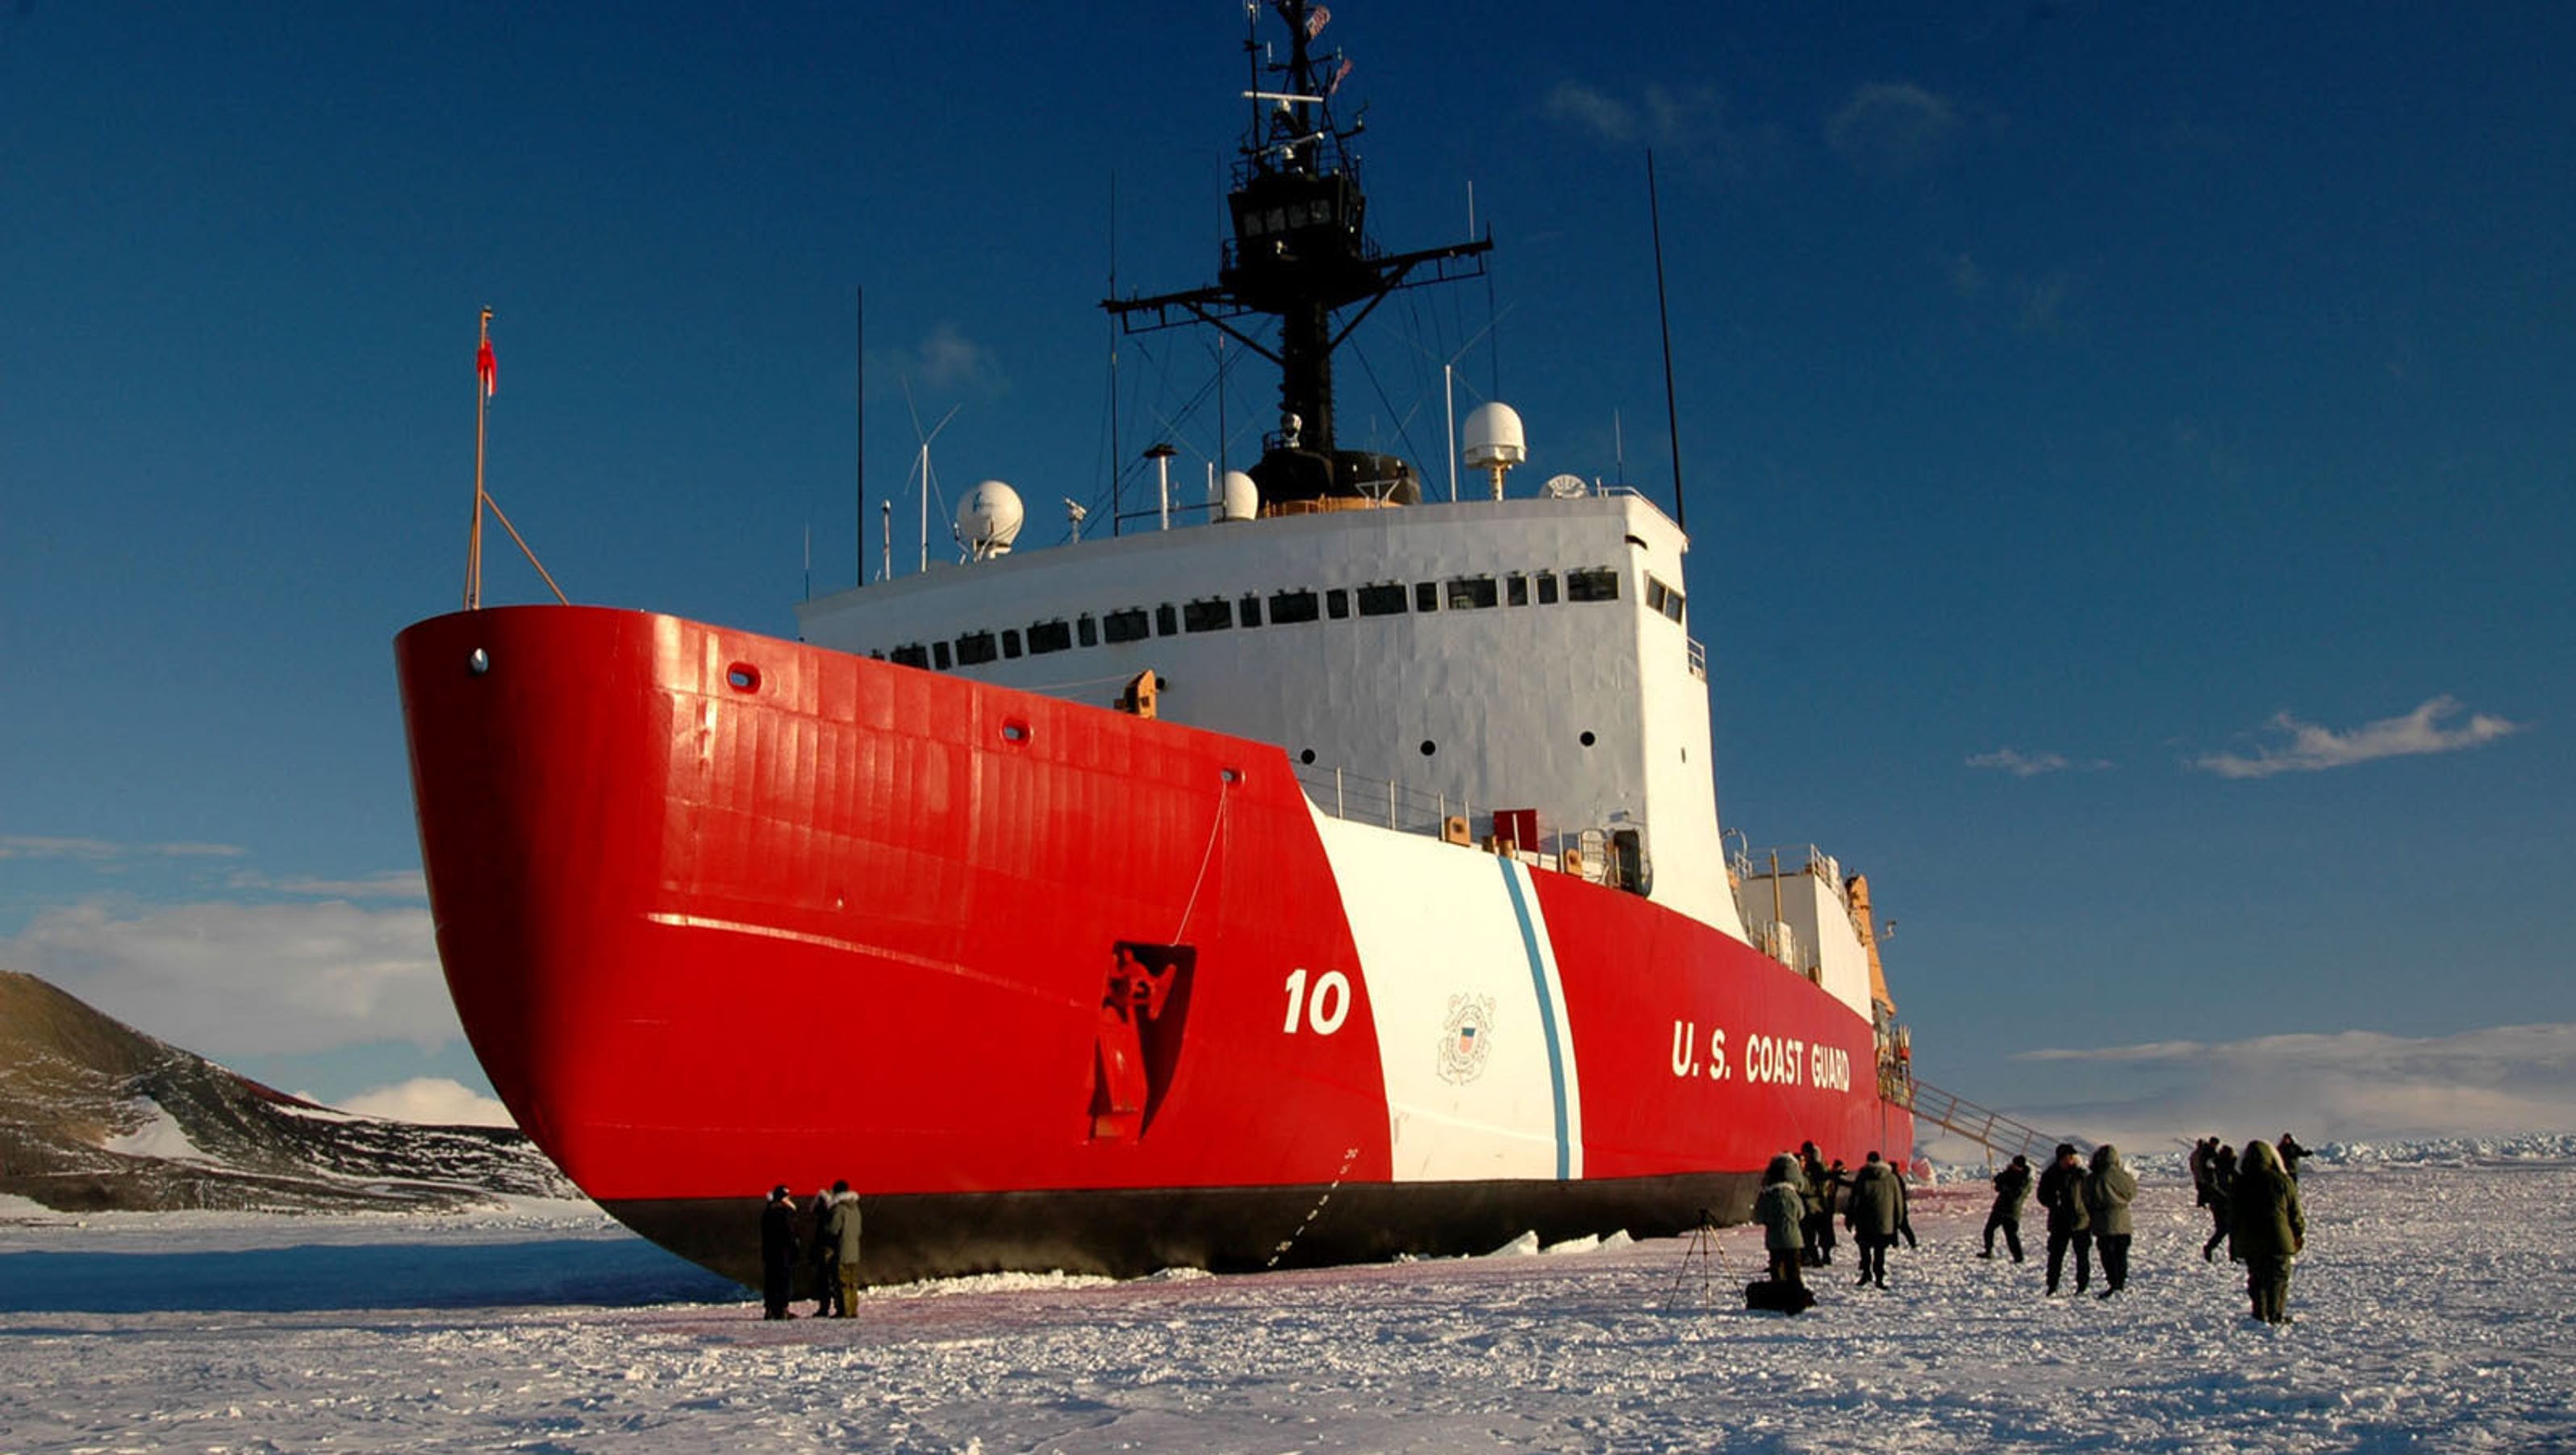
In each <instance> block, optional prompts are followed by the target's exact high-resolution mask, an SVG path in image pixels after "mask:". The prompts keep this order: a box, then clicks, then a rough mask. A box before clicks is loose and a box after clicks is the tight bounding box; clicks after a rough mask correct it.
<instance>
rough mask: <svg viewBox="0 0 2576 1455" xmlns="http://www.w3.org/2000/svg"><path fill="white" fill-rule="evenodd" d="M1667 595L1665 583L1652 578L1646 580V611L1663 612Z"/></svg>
mask: <svg viewBox="0 0 2576 1455" xmlns="http://www.w3.org/2000/svg"><path fill="white" fill-rule="evenodd" d="M1666 594H1667V593H1666V592H1665V590H1664V583H1663V582H1661V581H1658V580H1656V579H1655V578H1654V577H1652V576H1649V577H1647V578H1646V609H1647V610H1648V611H1661V610H1663V609H1664V597H1665V595H1666Z"/></svg>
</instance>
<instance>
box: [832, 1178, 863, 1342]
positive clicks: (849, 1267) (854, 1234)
mask: <svg viewBox="0 0 2576 1455" xmlns="http://www.w3.org/2000/svg"><path fill="white" fill-rule="evenodd" d="M824 1227H825V1229H826V1231H827V1233H828V1234H829V1236H830V1237H831V1239H832V1256H833V1258H834V1260H835V1267H834V1269H833V1271H834V1272H835V1273H837V1274H838V1275H839V1276H840V1293H839V1297H838V1298H837V1299H836V1300H835V1306H834V1308H833V1310H832V1317H834V1318H836V1319H846V1318H848V1317H849V1316H850V1309H851V1308H852V1307H853V1306H854V1305H856V1304H857V1303H858V1301H859V1195H858V1194H857V1193H855V1192H852V1191H850V1184H849V1183H847V1182H835V1183H833V1184H832V1216H831V1218H830V1220H829V1221H827V1222H826V1223H825V1224H824Z"/></svg>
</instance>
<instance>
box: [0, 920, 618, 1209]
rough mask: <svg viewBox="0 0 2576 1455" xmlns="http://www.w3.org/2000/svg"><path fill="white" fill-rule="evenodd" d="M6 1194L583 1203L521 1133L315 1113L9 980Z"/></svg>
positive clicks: (201, 1201)
mask: <svg viewBox="0 0 2576 1455" xmlns="http://www.w3.org/2000/svg"><path fill="white" fill-rule="evenodd" d="M0 1194H14V1195H16V1196H20V1197H24V1198H27V1199H29V1200H31V1201H34V1202H38V1203H42V1204H44V1205H45V1206H47V1207H51V1208H54V1209H57V1210H59V1211H64V1212H93V1211H109V1210H116V1211H160V1210H168V1209H177V1208H223V1209H241V1210H255V1211H266V1212H422V1211H450V1210H454V1209H457V1208H462V1207H470V1206H477V1205H481V1204H485V1203H489V1202H491V1201H492V1200H493V1199H494V1198H495V1197H496V1196H502V1195H508V1196H519V1197H553V1198H570V1197H578V1196H579V1195H580V1194H579V1193H578V1192H577V1191H576V1190H575V1189H574V1188H573V1186H572V1184H571V1183H570V1182H569V1181H567V1180H566V1179H565V1178H564V1176H563V1174H562V1173H560V1172H558V1171H556V1170H555V1168H554V1165H553V1164H552V1163H550V1162H548V1161H547V1160H546V1158H545V1155H544V1154H543V1153H541V1152H539V1151H538V1150H537V1149H536V1147H535V1145H534V1144H532V1143H530V1142H529V1141H528V1139H527V1138H526V1137H524V1136H522V1135H520V1134H519V1133H517V1132H515V1131H511V1130H508V1129H505V1128H494V1127H430V1126H413V1125H410V1124H407V1123H402V1122H385V1121H376V1120H373V1119H371V1118H366V1117H356V1116H350V1115H348V1114H347V1113H344V1112H337V1111H333V1110H331V1109H329V1108H327V1107H320V1106H315V1105H313V1104H312V1103H310V1102H307V1101H302V1100H299V1099H297V1098H295V1097H291V1096H287V1095H285V1094H283V1093H281V1092H277V1091H273V1090H271V1089H269V1088H268V1087H265V1086H262V1085H260V1084H259V1083H257V1082H255V1081H251V1080H248V1079H247V1078H244V1077H241V1076H238V1075H235V1074H234V1073H232V1072H230V1071H227V1070H225V1069H224V1068H223V1067H221V1066H218V1065H216V1064H214V1063H213V1062H211V1061H208V1060H206V1059H205V1058H204V1057H202V1056H198V1055H195V1054H192V1053H190V1052H188V1051H183V1050H181V1049H179V1048H178V1047H176V1046H172V1045H169V1044H167V1043H166V1042H163V1041H159V1040H155V1039H154V1038H152V1037H150V1036H147V1035H144V1034H143V1033H142V1032H140V1031H137V1030H135V1029H134V1028H132V1027H131V1026H127V1025H125V1024H123V1023H122V1022H119V1021H116V1020H114V1019H111V1018H109V1017H107V1016H105V1015H101V1014H100V1013H99V1012H97V1011H95V1010H93V1009H91V1008H90V1007H89V1006H88V1005H86V1004H84V1003H82V1002H81V1001H80V1000H78V999H76V998H74V997H73V996H70V995H67V994H65V993H64V992H62V991H60V990H58V989H56V988H54V987H53V986H51V985H48V984H46V983H45V982H44V981H42V980H39V979H36V978H35V977H34V976H31V975H18V974H13V973H11V972H8V971H0Z"/></svg>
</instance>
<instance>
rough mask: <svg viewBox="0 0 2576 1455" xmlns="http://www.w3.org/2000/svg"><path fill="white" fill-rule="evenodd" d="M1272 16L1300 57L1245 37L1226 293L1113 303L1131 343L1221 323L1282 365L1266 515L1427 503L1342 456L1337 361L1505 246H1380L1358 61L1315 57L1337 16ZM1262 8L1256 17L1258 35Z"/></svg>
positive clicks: (1360, 457)
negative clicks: (1420, 292) (1406, 304)
mask: <svg viewBox="0 0 2576 1455" xmlns="http://www.w3.org/2000/svg"><path fill="white" fill-rule="evenodd" d="M1267 5H1268V8H1269V9H1270V10H1271V11H1272V12H1273V13H1274V14H1276V15H1277V16H1278V17H1279V19H1280V20H1281V21H1282V22H1283V23H1285V24H1286V26H1287V28H1288V55H1287V59H1285V60H1284V61H1283V60H1278V59H1275V58H1274V57H1275V52H1274V50H1273V47H1272V46H1271V45H1269V44H1267V43H1264V42H1263V41H1261V40H1260V39H1259V37H1258V35H1257V34H1247V36H1246V37H1245V40H1244V53H1245V56H1246V58H1247V60H1248V61H1249V63H1250V70H1251V84H1250V86H1249V87H1248V88H1247V89H1246V90H1245V92H1244V98H1245V100H1246V101H1247V102H1249V103H1250V106H1251V119H1250V121H1249V123H1248V124H1247V126H1246V127H1245V130H1244V137H1243V142H1242V145H1241V147H1240V148H1239V156H1238V159H1237V161H1236V163H1235V168H1234V186H1233V190H1232V191H1231V192H1230V193H1228V194H1227V199H1226V200H1227V205H1228V212H1229V214H1230V215H1231V217H1232V219H1233V225H1234V228H1233V236H1232V237H1231V238H1229V239H1228V240H1227V243H1226V246H1225V250H1224V254H1223V257H1222V260H1221V264H1220V266H1219V268H1218V271H1217V281H1216V283H1215V284H1213V285H1211V286H1206V287H1200V288H1193V289H1189V290H1186V291H1184V292H1179V293H1164V294H1158V295H1155V296H1152V297H1137V296H1129V297H1126V298H1110V299H1107V300H1104V301H1103V302H1102V304H1101V306H1102V307H1103V308H1106V309H1108V310H1109V311H1110V313H1111V314H1113V315H1114V316H1116V317H1117V318H1118V319H1119V320H1120V322H1121V324H1122V325H1123V326H1124V327H1125V329H1126V330H1127V331H1128V332H1130V333H1143V332H1148V331H1150V330H1153V329H1159V328H1168V327H1172V326H1174V325H1177V324H1184V323H1193V322H1196V323H1206V324H1211V325H1213V326H1215V327H1216V328H1218V329H1221V330H1223V331H1224V332H1225V333H1226V334H1227V335H1229V336H1230V337H1232V338H1234V339H1236V340H1238V341H1239V342H1241V343H1242V344H1243V345H1244V346H1245V347H1247V348H1249V349H1252V350H1253V351H1254V352H1256V353H1258V354H1260V355H1261V356H1262V357H1263V358H1266V359H1268V360H1270V361H1271V362H1272V363H1274V364H1276V365H1278V366H1279V376H1280V377H1279V428H1278V429H1277V431H1275V432H1273V433H1271V434H1269V435H1267V436H1265V437H1264V440H1263V444H1264V449H1263V452H1262V456H1261V462H1260V463H1259V464H1257V465H1255V466H1253V468H1252V471H1251V474H1252V478H1253V482H1254V484H1255V485H1257V486H1258V487H1259V488H1260V491H1261V499H1262V508H1263V511H1264V513H1268V512H1269V510H1270V509H1271V507H1272V506H1274V505H1276V504H1279V503H1282V502H1292V501H1296V502H1314V503H1315V505H1317V506H1320V507H1322V508H1328V509H1329V508H1347V507H1355V506H1370V505H1403V504H1411V503H1413V502H1414V501H1415V500H1417V499H1419V498H1420V493H1421V490H1420V482H1419V479H1418V477H1417V476H1416V475H1415V473H1414V469H1413V466H1411V465H1410V464H1408V463H1406V462H1405V461H1403V460H1399V459H1396V458H1394V457H1393V456H1388V455H1379V454H1373V453H1370V452H1366V451H1359V450H1344V449H1340V448H1338V447H1337V446H1336V444H1335V439H1334V431H1333V351H1334V350H1335V349H1337V348H1339V347H1340V346H1341V345H1342V343H1343V341H1344V340H1346V339H1348V338H1349V337H1350V335H1351V331H1352V330H1353V329H1355V328H1357V327H1358V326H1359V324H1360V321H1361V320H1362V319H1365V318H1367V317H1368V315H1369V312H1370V311H1371V310H1372V309H1374V308H1375V307H1376V306H1377V305H1378V304H1379V303H1380V302H1381V301H1383V300H1384V299H1385V298H1386V296H1387V295H1388V294H1390V293H1393V292H1396V291H1397V290H1399V289H1403V288H1411V287H1418V286H1420V285H1422V284H1425V283H1438V282H1446V281H1449V280H1451V279H1454V278H1472V277H1478V276H1481V275H1482V274H1483V273H1484V271H1485V265H1484V258H1483V255H1484V254H1485V253H1486V252H1488V251H1490V250H1491V249H1492V248H1493V245H1494V244H1493V239H1492V238H1491V237H1490V236H1487V237H1484V238H1479V239H1472V240H1470V241H1466V242H1459V243H1451V244H1449V245H1448V246H1445V247H1437V248H1428V249H1424V250H1422V251H1419V252H1410V253H1396V254H1388V253H1384V252H1381V251H1380V250H1379V249H1378V247H1377V245H1376V244H1375V243H1374V242H1373V241H1371V240H1370V238H1369V236H1368V232H1367V227H1366V221H1367V212H1368V198H1367V195H1366V194H1365V193H1364V192H1363V191H1362V190H1361V187H1360V181H1359V168H1358V162H1357V159H1356V158H1355V157H1354V156H1353V155H1352V153H1351V150H1350V141H1351V139H1352V138H1353V137H1356V136H1358V135H1359V134H1360V132H1361V130H1362V129H1363V128H1364V126H1365V125H1366V121H1365V118H1364V117H1355V118H1354V119H1353V120H1352V122H1351V124H1350V125H1349V126H1347V127H1344V126H1342V125H1341V124H1340V123H1339V122H1338V121H1336V120H1335V119H1334V116H1333V97H1334V93H1335V92H1337V91H1338V90H1339V89H1340V87H1341V83H1342V81H1343V79H1344V78H1345V77H1347V76H1348V75H1349V74H1350V69H1351V62H1350V59H1349V58H1348V57H1347V56H1343V55H1341V54H1340V53H1339V52H1338V51H1324V52H1318V51H1317V50H1316V48H1315V41H1316V38H1317V37H1318V36H1319V35H1321V33H1322V32H1323V29H1324V27H1325V25H1326V23H1327V22H1328V21H1329V19H1330V15H1329V12H1328V11H1326V10H1325V8H1324V7H1322V6H1320V5H1309V4H1307V3H1306V0H1267ZM1259 10H1260V7H1259V6H1254V7H1252V8H1250V9H1249V10H1248V11H1247V14H1248V15H1249V16H1250V17H1251V18H1252V21H1253V24H1254V27H1255V28H1256V30H1257V26H1258V20H1259ZM1255 314H1258V315H1267V316H1269V317H1272V318H1275V319H1277V320H1278V330H1277V336H1276V338H1275V339H1274V340H1271V341H1264V340H1263V339H1262V338H1260V337H1257V336H1256V335H1255V334H1254V333H1253V332H1251V331H1250V330H1249V329H1247V328H1246V327H1243V326H1239V325H1238V324H1237V323H1236V320H1238V319H1242V318H1244V317H1245V316H1247V315H1255ZM1344 315H1347V316H1344ZM1310 508H1312V507H1310Z"/></svg>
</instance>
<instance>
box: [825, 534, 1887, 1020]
mask: <svg viewBox="0 0 2576 1455" xmlns="http://www.w3.org/2000/svg"><path fill="white" fill-rule="evenodd" d="M1686 544H1687V542H1686V539H1685V537H1684V536H1683V535H1682V533H1681V531H1680V529H1679V528H1678V527H1677V526H1675V525H1674V524H1673V522H1672V521H1671V520H1670V519H1669V518H1667V517H1666V516H1665V515H1664V513H1663V512H1662V511H1661V510H1659V509H1657V508H1656V507H1655V506H1654V505H1653V504H1652V503H1650V502H1649V501H1647V500H1646V499H1645V498H1644V497H1643V496H1640V495H1637V494H1634V493H1632V492H1627V491H1607V492H1597V493H1588V494H1585V495H1581V496H1578V497H1574V498H1555V497H1541V498H1535V499H1514V500H1499V501H1494V500H1488V501H1471V502H1463V503H1458V504H1433V505H1416V506H1411V507H1406V508H1400V509H1356V510H1328V511H1319V512H1311V513H1302V514H1287V515H1272V516H1266V517H1264V518H1261V519H1257V520H1250V521H1228V522H1223V523H1217V524H1209V525H1201V526H1193V527H1187V528H1181V529H1174V530H1169V531H1152V532H1148V533H1145V534H1141V535H1131V536H1125V537H1119V538H1113V539H1108V540H1090V541H1084V542H1080V543H1078V544H1074V545H1067V546H1061V547H1057V548H1054V549H1050V550H1043V551H1031V552H1027V553H1014V554H1011V555H1008V556H1004V557H1000V558H996V559H990V560H984V561H978V562H973V563H971V564H966V565H959V566H951V567H939V568H933V569H931V570H929V571H927V572H924V573H921V574H919V575H914V576H908V577H903V578H900V579H897V580H893V581H884V582H878V583H874V584H871V585H867V586H863V587H859V588H856V589H854V590H850V591H844V592H841V593H839V594H837V595H834V596H829V597H824V598H821V599H818V600H815V601H812V602H808V603H806V604H805V605H803V606H802V607H800V608H799V609H798V617H799V622H800V625H801V627H802V630H803V633H804V635H805V637H806V638H807V639H808V640H810V641H813V642H815V643H817V644H819V645H823V646H829V647H834V648H838V649H841V650H844V651H851V652H857V653H862V654H868V655H874V656H881V657H885V658H888V659H891V660H896V661H902V662H907V663H909V664H912V665H916V666H922V667H927V668H929V669H931V670H934V671H949V672H956V673H960V674H962V675H966V676H970V677H974V678H977V679H978V680H983V681H990V682H995V683H999V684H1002V685H1005V686H1010V687H1015V688H1020V689H1023V690H1026V691H1033V692H1042V693H1046V694H1049V695H1052V696H1057V697H1063V698H1068V699H1072V700H1077V701H1086V702H1095V703H1099V704H1102V705H1106V704H1108V703H1110V702H1112V701H1113V700H1114V699H1116V698H1117V696H1118V695H1119V693H1120V691H1121V689H1122V688H1123V687H1124V686H1125V684H1126V683H1128V682H1129V681H1130V680H1132V679H1133V678H1135V677H1136V676H1137V675H1139V674H1141V673H1143V672H1146V671H1151V672H1153V673H1154V674H1155V675H1156V676H1157V677H1158V678H1159V679H1160V680H1161V684H1162V688H1161V692H1160V696H1159V702H1158V709H1159V711H1160V713H1161V714H1162V715H1164V716H1167V717H1170V718H1173V719H1174V720H1177V721H1180V722H1185V723H1188V724H1190V725H1192V726H1195V727H1203V728H1207V729H1211V730H1213V731H1217V732H1223V733H1229V734H1233V735H1235V736H1240V737H1246V738H1251V739H1255V740H1257V741H1262V742H1270V743H1276V744H1278V745H1279V746H1280V747H1281V748H1283V749H1285V750H1286V752H1287V754H1288V756H1289V758H1290V760H1291V761H1292V762H1294V763H1296V764H1298V765H1299V768H1300V776H1301V777H1302V778H1303V779H1304V780H1305V782H1306V783H1307V786H1308V790H1309V793H1310V795H1311V796H1313V797H1314V798H1316V800H1317V802H1318V803H1319V805H1320V806H1321V807H1323V808H1324V809H1325V810H1326V811H1328V812H1334V813H1337V814H1339V815H1340V816H1342V817H1345V818H1350V819H1354V820H1362V821H1365V820H1370V819H1378V820H1381V821H1388V822H1391V823H1392V824H1393V825H1394V826H1397V827H1425V826H1428V827H1434V828H1437V827H1438V826H1439V825H1440V824H1441V823H1442V821H1444V820H1447V819H1451V818H1463V819H1464V820H1465V829H1466V834H1467V837H1469V838H1471V839H1472V840H1473V841H1475V842H1477V843H1479V844H1489V843H1491V842H1492V841H1493V840H1495V839H1497V838H1502V839H1508V840H1511V841H1512V843H1513V844H1514V846H1516V847H1517V848H1518V849H1519V850H1520V851H1522V852H1523V853H1524V854H1527V855H1529V856H1530V857H1532V858H1534V859H1543V860H1544V861H1545V862H1547V863H1548V864H1549V865H1550V866H1551V867H1556V866H1559V865H1562V864H1563V863H1564V862H1565V861H1564V859H1563V857H1562V856H1563V855H1564V854H1565V852H1566V851H1567V850H1573V851H1575V853H1576V855H1577V863H1578V864H1579V866H1580V868H1581V872H1585V873H1586V874H1587V876H1588V877H1596V878H1600V877H1607V878H1609V879H1611V880H1612V881H1613V882H1620V883H1625V884H1627V885H1628V886H1629V887H1632V888H1635V889H1638V890H1639V891H1641V892H1644V893H1646V894H1648V895H1649V897H1651V898H1652V899H1653V900H1654V901H1655V902H1657V903H1659V904H1663V905H1665V906H1668V907H1670V908H1672V909H1674V910H1677V911H1679V912H1681V913H1683V914H1687V915H1689V916H1691V917H1692V918H1694V919H1697V920H1700V921H1702V922H1703V923H1706V924H1708V925H1710V926H1712V927H1715V928H1717V929H1720V930H1722V931H1724V932H1725V933H1727V934H1729V935H1733V936H1735V937H1737V938H1739V939H1741V938H1743V937H1744V927H1743V923H1742V916H1741V915H1740V914H1739V912H1738V909H1737V906H1736V901H1735V896H1734V895H1733V894H1732V893H1731V892H1730V889H1729V885H1728V880H1727V873H1726V865H1725V856H1724V853H1723V850H1722V846H1721V844H1720V842H1719V838H1718V823H1717V814H1716V807H1715V803H1716V791H1715V782H1714V778H1713V772H1712V770H1713V765H1712V762H1711V755H1710V749H1709V715H1708V687H1707V680H1706V665H1705V659H1704V656H1703V654H1702V651H1701V648H1700V647H1699V645H1698V644H1697V643H1696V642H1693V641H1692V640H1691V639H1690V637H1689V635H1688V632H1687V628H1688V624H1689V623H1688V611H1687V602H1686V601H1685V599H1684V596H1683V592H1682V587H1681V581H1682V555H1683V551H1684V549H1685V546H1686ZM1532 814H1534V815H1535V820H1534V824H1533V820H1532V819H1531V818H1530V817H1528V816H1527V815H1532ZM1533 827H1534V829H1535V832H1534V833H1533V832H1531V829H1532V828H1533ZM1524 839H1528V840H1532V841H1530V842H1523V840H1524ZM1864 1013H1866V1012H1865V1010H1864Z"/></svg>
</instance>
